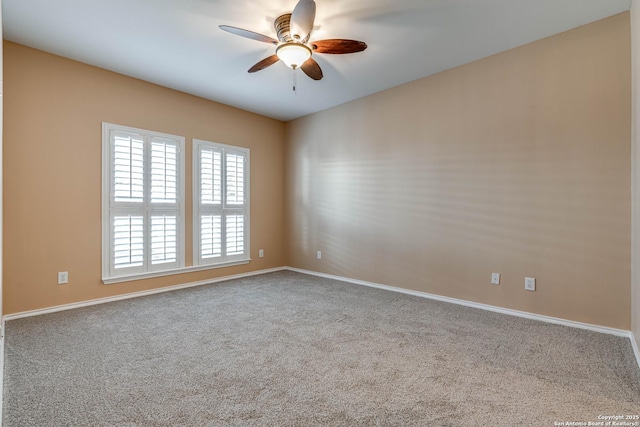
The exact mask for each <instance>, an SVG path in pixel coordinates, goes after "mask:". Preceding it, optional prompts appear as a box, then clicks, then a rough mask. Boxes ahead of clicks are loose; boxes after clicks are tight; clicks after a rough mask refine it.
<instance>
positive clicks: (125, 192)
mask: <svg viewBox="0 0 640 427" xmlns="http://www.w3.org/2000/svg"><path fill="white" fill-rule="evenodd" d="M102 150H103V171H102V181H103V183H102V203H103V204H102V206H103V207H102V210H103V221H102V232H103V238H102V240H103V242H102V245H103V266H102V273H103V274H102V275H103V279H104V278H113V277H120V276H130V275H136V274H143V273H148V272H155V271H161V270H171V269H176V268H180V267H183V266H184V221H183V218H184V159H183V157H182V156H183V154H182V153H183V152H184V138H182V137H179V136H174V135H167V134H161V133H157V132H151V131H146V130H142V129H134V128H129V127H124V126H118V125H113V124H110V123H103V124H102Z"/></svg>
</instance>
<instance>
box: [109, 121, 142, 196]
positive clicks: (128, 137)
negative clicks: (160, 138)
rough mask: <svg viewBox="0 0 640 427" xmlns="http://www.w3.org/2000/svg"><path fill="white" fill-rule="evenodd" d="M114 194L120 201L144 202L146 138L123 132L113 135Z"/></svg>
mask: <svg viewBox="0 0 640 427" xmlns="http://www.w3.org/2000/svg"><path fill="white" fill-rule="evenodd" d="M112 157H113V195H114V198H115V200H116V201H119V202H142V201H143V197H144V140H143V139H142V137H141V136H140V135H136V134H127V133H123V132H118V133H114V135H113V152H112Z"/></svg>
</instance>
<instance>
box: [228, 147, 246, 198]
mask: <svg viewBox="0 0 640 427" xmlns="http://www.w3.org/2000/svg"><path fill="white" fill-rule="evenodd" d="M225 161H226V169H227V170H226V172H227V173H226V186H227V193H226V196H227V199H226V202H227V204H228V205H236V206H237V205H242V204H244V156H243V155H241V154H235V153H227V155H226V158H225Z"/></svg>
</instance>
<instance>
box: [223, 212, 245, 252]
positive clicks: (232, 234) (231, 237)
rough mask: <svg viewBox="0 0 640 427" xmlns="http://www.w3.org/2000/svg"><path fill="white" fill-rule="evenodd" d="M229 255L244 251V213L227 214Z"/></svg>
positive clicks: (226, 227)
mask: <svg viewBox="0 0 640 427" xmlns="http://www.w3.org/2000/svg"><path fill="white" fill-rule="evenodd" d="M225 232H226V237H227V238H226V244H227V245H226V246H227V253H226V255H227V256H231V255H241V254H243V253H244V215H227V217H226V221H225Z"/></svg>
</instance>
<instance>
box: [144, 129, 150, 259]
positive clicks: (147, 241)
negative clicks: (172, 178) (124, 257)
mask: <svg viewBox="0 0 640 427" xmlns="http://www.w3.org/2000/svg"><path fill="white" fill-rule="evenodd" d="M151 139H152V138H151V137H150V136H145V137H144V165H143V174H144V187H143V188H144V190H143V193H144V196H143V200H144V201H143V203H144V211H145V215H144V249H143V250H144V267H145V270H146V271H149V268H150V266H151V214H152V212H151Z"/></svg>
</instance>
